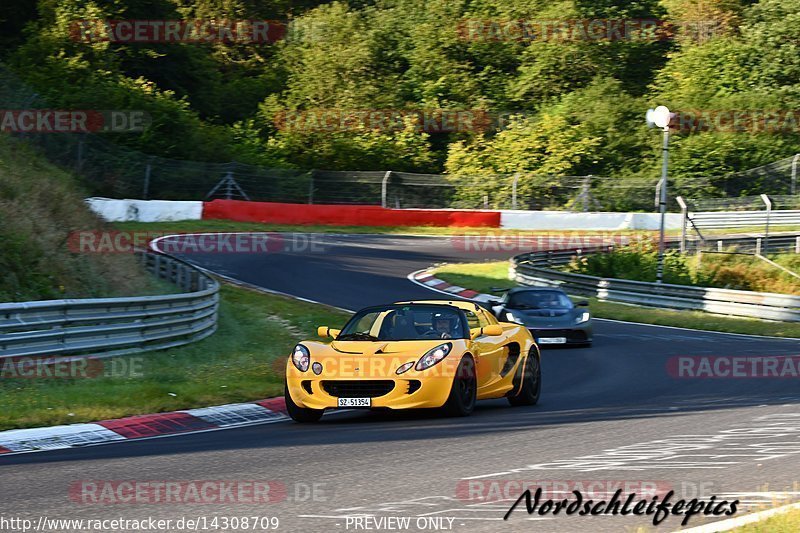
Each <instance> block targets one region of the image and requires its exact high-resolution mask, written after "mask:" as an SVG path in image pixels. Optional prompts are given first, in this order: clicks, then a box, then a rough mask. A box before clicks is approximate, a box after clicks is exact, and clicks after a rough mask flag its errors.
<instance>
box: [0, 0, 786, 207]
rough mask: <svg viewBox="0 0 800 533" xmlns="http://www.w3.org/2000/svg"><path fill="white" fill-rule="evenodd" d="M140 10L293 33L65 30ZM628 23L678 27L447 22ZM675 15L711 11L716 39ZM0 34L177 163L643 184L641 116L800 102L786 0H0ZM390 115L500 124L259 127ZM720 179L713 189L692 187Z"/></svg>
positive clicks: (53, 99) (691, 143)
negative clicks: (478, 116)
mask: <svg viewBox="0 0 800 533" xmlns="http://www.w3.org/2000/svg"><path fill="white" fill-rule="evenodd" d="M156 18H161V19H278V20H284V21H286V20H288V21H290V25H289V29H290V31H289V32H288V34H287V35H286V38H284V39H282V40H279V41H277V42H274V43H271V44H262V43H228V42H214V43H207V44H191V43H182V44H166V43H162V44H143V43H126V44H121V43H111V42H91V43H89V42H78V41H76V40H75V39H74V38H73V37H74V32H73V25H74V22H75V21H76V20H85V19H111V20H127V19H156ZM637 18H648V19H659V20H664V21H667V22H668V23H671V24H673V25H676V26H677V27H678V30H677V31H676V32H675V33H674V35H672V37H670V38H666V39H661V40H652V39H631V40H613V41H608V40H588V41H581V40H565V41H560V40H541V39H539V40H527V41H525V40H503V39H499V40H498V39H474V40H471V39H466V38H464V31H463V30H464V24H465V21H467V22H468V21H471V20H472V21H474V20H495V21H497V20H513V19H521V20H552V19H637ZM687 21H689V22H690V23H687ZM692 21H695V22H697V21H701V22H702V21H714V22H715V24H714V25H713V27H712V30H713V31H711V32H707V33H706V32H703V31H699V30H697V27H698V24H694V25H693V24H692V23H691V22H692ZM700 26H702V24H701V25H700ZM0 27H1V28H2V39H0V54H1V55H2V59H3V61H4V62H5V63H6V64H7V65H8V66H9V67H11V68H12V69H13V70H14V71H15V72H16V73H17V74H18V75H19V76H20V77H22V78H23V79H24V80H25V82H26V83H28V84H29V85H30V86H31V87H33V88H34V89H35V90H36V91H37V93H38V94H39V96H40V98H42V99H44V100H46V101H47V102H48V103H50V105H52V106H64V107H66V106H69V107H73V108H91V109H142V110H146V111H147V112H149V113H150V115H151V117H152V118H153V122H152V125H151V126H150V127H149V128H148V130H147V131H146V132H145V133H144V134H142V135H138V136H135V135H130V134H128V135H117V137H116V138H115V139H114V140H115V142H118V143H123V144H126V145H128V146H131V147H133V148H136V149H139V150H142V151H146V152H148V153H151V154H154V155H161V156H168V157H174V158H182V159H193V160H202V161H229V160H232V159H237V160H239V161H243V162H247V163H252V164H262V165H269V166H276V167H289V168H319V169H331V170H334V169H346V170H385V169H390V168H391V169H394V170H406V171H416V172H429V173H433V172H443V171H446V172H448V173H450V174H452V175H453V176H455V177H456V178H458V177H459V176H466V175H475V174H481V175H488V174H493V173H514V172H527V173H536V174H563V175H586V174H592V175H599V176H612V177H614V178H616V179H618V180H620V182H625V181H626V180H636V179H643V178H648V179H649V178H656V177H657V176H658V168H659V167H658V166H659V151H658V149H659V137H660V136H659V134H658V132H657V131H655V130H649V129H648V128H647V127H646V125H645V124H644V119H643V113H644V110H646V109H647V108H648V107H652V106H654V105H656V104H666V105H668V106H670V107H671V108H673V109H678V110H680V109H706V110H735V109H749V110H758V109H761V110H764V109H767V110H769V109H788V110H792V109H798V108H800V85H798V81H800V53H798V47H799V46H800V44H798V43H800V0H760V1H755V0H660V1H659V0H634V1H622V0H557V1H549V0H548V1H545V0H527V1H525V2H522V1H519V0H482V1H480V2H473V1H469V0H374V1H369V2H362V1H356V0H351V1H349V2H346V1H334V2H329V3H321V2H315V1H312V0H273V1H266V0H113V1H99V0H89V1H86V0H38V1H35V2H34V1H33V0H5V1H4V2H3V4H2V6H1V7H0ZM701 29H702V28H701ZM391 109H415V110H420V109H422V110H426V109H427V110H430V109H451V110H483V111H486V112H488V113H489V115H490V116H492V117H496V116H498V115H502V116H504V117H507V120H506V121H505V123H506V127H505V128H502V129H500V130H498V129H497V128H493V127H490V128H487V129H485V131H454V132H449V133H437V132H431V131H427V132H425V131H420V128H419V127H418V126H419V124H416V125H415V124H413V123H410V122H408V121H407V122H406V124H405V125H401V126H402V127H398V128H394V129H389V130H382V131H378V130H375V129H373V128H370V127H355V128H350V129H346V130H344V131H318V130H314V129H313V128H312V129H303V128H298V129H281V128H279V126H280V124H279V122H280V121H276V117H279V116H281V114H282V113H286V112H292V111H298V110H300V111H315V110H350V111H353V110H356V111H357V110H391ZM799 139H800V136H798V134H797V133H796V131H792V132H782V133H752V132H750V133H720V132H713V131H711V132H695V133H691V134H689V133H683V134H680V135H678V136H677V137H676V139H675V141H674V149H673V151H672V170H673V175H674V177H675V179H676V180H677V182H678V183H679V184H684V185H687V184H688V185H687V186H691V184H692V183H693V180H695V179H696V178H697V177H708V176H719V175H723V174H725V173H726V172H729V171H734V170H741V169H745V168H750V167H753V166H757V165H761V164H765V163H767V162H770V161H774V160H776V159H780V158H783V157H787V156H789V155H792V154H794V153H795V152H797V151H798V150H797V148H798V140H799ZM527 183H528V186H530V187H533V186H537V185H539V183H537V182H535V181H529V182H527ZM484 185H485V186H486V188H487V189H489V190H493V191H496V190H498V189H502V188H503V187H506V185H503V184H500V183H493V182H492V181H491V180H487V181H485V182H484ZM722 190H723V186H722V184H721V183H718V182H714V181H712V182H710V183H706V184H704V185H703V186H702V188H701V189H700V190H698V194H708V195H713V194H719V193H720V192H721V191H722ZM522 192H523V193H524V192H525V191H524V190H523V191H522ZM735 192H736V194H748V193H752V192H754V191H752V190H744V189H743V190H737V191H735ZM755 192H757V191H755Z"/></svg>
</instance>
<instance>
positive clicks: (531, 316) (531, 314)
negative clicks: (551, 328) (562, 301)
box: [508, 309, 576, 325]
mask: <svg viewBox="0 0 800 533" xmlns="http://www.w3.org/2000/svg"><path fill="white" fill-rule="evenodd" d="M508 311H509V312H511V313H514V316H517V317H519V318H521V319H522V321H523V322H524V323H525V324H526V325H528V324H562V323H563V324H571V323H572V321H573V320H574V319H575V316H576V311H575V309H509V310H508Z"/></svg>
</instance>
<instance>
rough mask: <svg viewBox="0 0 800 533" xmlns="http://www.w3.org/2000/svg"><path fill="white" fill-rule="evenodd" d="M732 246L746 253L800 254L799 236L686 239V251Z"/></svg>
mask: <svg viewBox="0 0 800 533" xmlns="http://www.w3.org/2000/svg"><path fill="white" fill-rule="evenodd" d="M729 248H734V249H736V250H737V251H739V252H748V253H755V254H760V253H795V254H800V236H797V235H772V236H770V237H707V238H706V239H705V240H704V241H701V240H699V239H696V240H687V242H686V250H687V251H719V252H721V251H724V250H726V249H729Z"/></svg>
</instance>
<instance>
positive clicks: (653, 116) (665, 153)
mask: <svg viewBox="0 0 800 533" xmlns="http://www.w3.org/2000/svg"><path fill="white" fill-rule="evenodd" d="M645 118H646V119H647V125H648V126H651V127H652V126H653V125H655V126H657V127H659V128H661V131H663V132H664V144H663V146H662V148H661V154H662V163H661V180H660V181H659V182H658V186H657V187H658V188H657V191H658V207H659V211H660V213H661V224H660V226H659V237H658V266H657V267H656V283H661V282H662V281H663V278H664V251H665V249H666V242H665V240H664V226H665V224H666V220H667V165H668V164H669V122H670V120H671V119H672V113H670V111H669V109H667V107H666V106H663V105H660V106H658V107H657V108H655V109H648V110H647V114H646V115H645Z"/></svg>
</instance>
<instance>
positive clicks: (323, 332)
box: [317, 326, 342, 339]
mask: <svg viewBox="0 0 800 533" xmlns="http://www.w3.org/2000/svg"><path fill="white" fill-rule="evenodd" d="M341 332H342V330H340V329H332V328H329V327H328V326H320V327H318V328H317V335H319V336H320V337H322V338H323V339H324V338H326V337H330V338H332V339H335V338H336V337H338V336H339V333H341Z"/></svg>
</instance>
